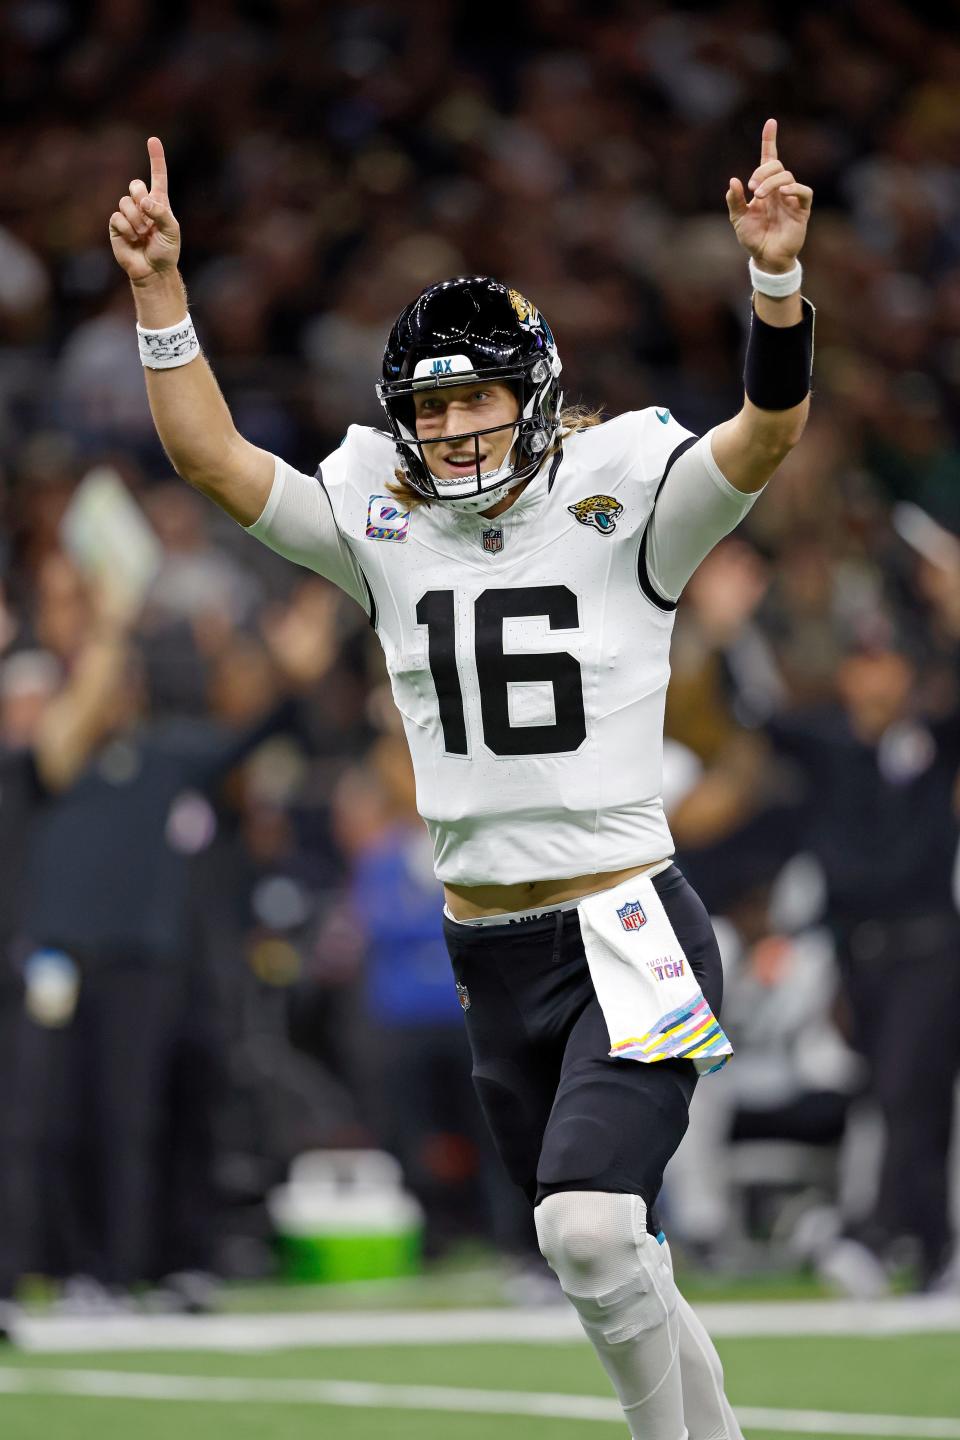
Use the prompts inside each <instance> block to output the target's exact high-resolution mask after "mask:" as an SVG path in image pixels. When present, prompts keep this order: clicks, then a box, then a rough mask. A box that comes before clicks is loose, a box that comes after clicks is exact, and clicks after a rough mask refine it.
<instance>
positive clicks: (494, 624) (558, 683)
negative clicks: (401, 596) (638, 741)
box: [417, 585, 587, 755]
mask: <svg viewBox="0 0 960 1440" xmlns="http://www.w3.org/2000/svg"><path fill="white" fill-rule="evenodd" d="M534 615H546V617H547V620H548V622H549V625H550V629H551V630H573V629H576V627H577V626H578V625H579V623H580V616H579V609H578V605H577V597H576V595H574V593H573V591H572V590H568V589H567V587H566V585H532V586H523V587H521V588H518V589H516V590H484V592H483V594H482V595H478V596H477V599H476V602H475V604H474V637H475V638H474V647H475V658H476V665H477V679H478V681H479V684H480V713H481V716H482V719H483V738H484V741H485V743H486V744H487V746H488V747H489V748H490V749H491V750H492V751H493V753H494V754H495V755H557V754H560V753H562V752H569V751H571V750H577V749H578V748H579V747H580V746H581V745H582V744H583V742H584V740H585V739H586V736H587V722H586V717H585V715H584V710H583V684H582V681H581V676H580V664H579V662H578V661H577V660H576V659H575V658H574V657H573V656H572V655H568V654H567V653H566V652H565V651H564V652H558V651H552V650H551V651H549V652H547V653H544V654H540V655H537V654H528V653H522V654H518V655H508V654H505V653H504V649H503V622H504V620H506V619H511V618H512V619H516V618H519V617H521V616H534ZM417 620H418V622H419V623H420V624H421V625H426V627H427V634H428V655H429V659H430V673H431V675H432V676H433V683H434V685H435V686H436V690H437V700H438V702H439V705H440V724H441V726H442V727H443V743H444V746H445V748H446V751H447V753H448V754H449V755H467V754H469V750H468V747H467V726H466V720H465V717H464V712H463V691H462V689H461V687H460V675H459V672H458V670H457V657H456V633H455V628H454V627H455V610H454V594H453V591H452V590H428V591H427V593H426V595H424V596H423V597H422V598H421V600H420V602H419V604H418V605H417ZM511 682H513V683H518V684H520V683H526V684H535V683H537V682H540V683H541V684H543V683H546V684H549V685H551V686H552V687H553V709H554V716H555V719H554V722H553V724H552V725H511V724H510V708H509V696H510V692H509V689H508V686H509V685H510V684H511Z"/></svg>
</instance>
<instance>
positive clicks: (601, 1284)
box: [534, 1190, 678, 1345]
mask: <svg viewBox="0 0 960 1440" xmlns="http://www.w3.org/2000/svg"><path fill="white" fill-rule="evenodd" d="M534 1218H535V1221H536V1227H537V1238H538V1240H539V1242H540V1249H541V1251H542V1253H543V1255H544V1257H545V1259H546V1261H547V1263H548V1264H549V1266H550V1268H551V1269H552V1270H553V1271H554V1272H555V1273H556V1276H557V1279H558V1280H559V1281H560V1285H561V1287H562V1289H563V1292H564V1294H565V1295H566V1296H567V1298H568V1299H569V1300H570V1301H571V1303H572V1304H573V1305H574V1307H575V1308H576V1311H577V1313H578V1315H579V1316H580V1319H581V1322H582V1324H583V1328H584V1329H585V1330H586V1332H587V1334H588V1335H589V1336H590V1338H591V1340H593V1341H594V1343H595V1344H596V1343H600V1344H605V1345H619V1344H623V1343H624V1342H627V1341H630V1340H635V1339H636V1338H637V1337H638V1336H640V1335H642V1334H643V1333H644V1332H645V1331H650V1330H655V1329H657V1328H659V1327H660V1326H666V1325H667V1324H668V1322H669V1321H670V1319H671V1317H672V1316H673V1315H674V1314H675V1312H676V1309H677V1299H678V1296H677V1287H676V1285H675V1283H674V1279H673V1270H672V1268H671V1266H670V1263H669V1257H668V1256H667V1255H665V1254H664V1249H663V1247H662V1246H661V1245H660V1244H659V1243H658V1242H657V1240H656V1239H655V1238H654V1236H653V1235H650V1234H648V1232H647V1207H646V1205H645V1204H644V1203H643V1201H642V1200H641V1198H640V1196H639V1195H615V1194H609V1193H607V1192H606V1191H598V1190H571V1191H564V1192H562V1193H561V1194H559V1195H548V1196H547V1198H546V1199H545V1200H543V1201H541V1203H540V1204H539V1205H538V1206H537V1208H536V1210H535V1211H534Z"/></svg>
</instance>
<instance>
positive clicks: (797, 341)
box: [712, 119, 813, 494]
mask: <svg viewBox="0 0 960 1440" xmlns="http://www.w3.org/2000/svg"><path fill="white" fill-rule="evenodd" d="M748 188H749V189H750V190H752V191H753V197H752V199H750V200H749V201H748V200H747V197H746V194H745V192H744V188H743V185H742V184H741V182H740V181H739V180H737V179H732V180H731V181H730V188H729V190H728V191H727V209H728V212H729V215H730V221H731V224H732V225H733V228H734V230H735V231H736V235H737V239H738V240H739V241H740V244H741V245H742V246H743V247H744V249H745V250H746V251H748V253H749V255H750V258H751V261H752V264H753V267H754V268H753V276H754V282H755V284H762V285H764V286H765V288H769V289H774V288H776V287H777V281H776V280H775V279H774V277H776V276H786V275H787V274H788V273H789V272H791V271H796V273H797V275H798V276H799V267H798V261H797V256H798V255H799V253H800V250H801V248H802V246H803V242H804V239H805V237H806V231H807V221H808V219H809V217H810V207H811V205H812V203H813V191H812V190H811V189H810V186H809V185H801V184H800V183H799V182H798V181H797V180H795V179H794V177H793V175H792V174H791V173H790V171H789V170H787V169H785V167H784V165H783V162H782V161H781V160H780V159H778V157H777V122H776V120H772V119H771V120H767V122H766V123H765V125H764V127H763V135H762V138H761V142H760V164H759V165H758V166H757V168H756V170H754V172H753V174H752V175H751V177H750V180H749V182H748ZM781 283H782V284H783V285H784V286H785V287H789V285H790V281H784V282H781ZM753 308H754V316H755V320H754V325H753V332H754V333H753V334H752V335H751V339H750V347H751V349H752V352H753V353H752V355H751V353H750V350H748V360H747V384H746V388H747V392H748V393H747V394H746V395H745V396H744V402H743V409H742V410H741V411H740V413H739V414H738V415H735V416H734V418H733V419H732V420H727V421H725V422H724V423H723V424H722V425H718V426H717V427H716V429H715V430H714V431H713V436H712V444H713V457H714V459H715V460H716V462H717V465H718V466H719V467H720V470H721V471H722V473H723V474H724V475H725V476H726V478H727V480H728V481H729V482H730V484H731V485H733V486H734V487H735V488H736V489H737V490H742V491H744V492H745V493H747V494H751V493H753V492H754V491H756V490H759V489H761V488H762V486H764V485H765V484H766V482H767V481H768V480H769V478H770V476H771V475H772V474H773V472H774V470H776V468H777V466H778V465H779V464H780V461H781V460H783V458H784V457H785V456H786V455H787V453H788V452H789V451H790V450H791V449H792V448H793V446H794V445H795V444H796V443H797V441H798V440H799V439H800V436H801V434H802V433H803V428H804V425H805V424H806V421H807V413H808V410H809V408H810V400H809V396H808V395H807V394H806V393H805V384H804V377H803V376H802V375H801V374H800V371H801V369H802V364H803V363H804V361H803V359H802V356H801V345H804V346H805V350H804V352H803V353H804V354H805V355H806V364H807V371H808V373H807V376H806V379H807V380H808V379H809V354H810V349H811V346H812V325H813V313H812V307H811V306H810V305H809V302H805V301H803V300H801V296H800V290H799V288H796V289H794V290H793V292H792V293H790V294H786V295H784V296H783V297H781V298H778V297H776V296H774V295H770V294H764V293H762V291H761V290H759V289H755V290H754V296H753ZM805 312H806V313H805ZM756 321H759V322H760V325H759V326H758V325H757V324H756ZM765 327H770V329H772V330H775V331H779V332H782V333H781V334H779V335H771V334H770V333H769V330H767V329H766V328H765ZM805 332H806V333H805ZM758 346H760V347H761V350H760V353H758V349H757V347H758ZM751 362H752V363H751ZM751 375H752V376H753V385H751ZM797 390H799V391H800V392H801V393H800V395H799V396H798V398H797V400H796V402H795V403H787V404H786V405H785V406H784V408H779V403H777V404H775V403H773V402H779V401H780V400H781V399H783V400H787V401H788V402H793V397H794V395H795V393H796V391H797ZM751 393H752V395H753V398H752V399H751Z"/></svg>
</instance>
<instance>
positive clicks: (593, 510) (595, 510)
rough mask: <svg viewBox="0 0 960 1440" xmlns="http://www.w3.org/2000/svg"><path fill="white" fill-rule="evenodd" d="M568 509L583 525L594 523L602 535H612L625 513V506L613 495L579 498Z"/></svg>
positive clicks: (594, 526) (595, 528)
mask: <svg viewBox="0 0 960 1440" xmlns="http://www.w3.org/2000/svg"><path fill="white" fill-rule="evenodd" d="M567 509H568V510H569V511H570V514H571V515H573V516H574V518H575V519H577V520H579V521H580V524H581V525H592V526H593V528H594V530H599V531H600V534H601V535H612V534H613V532H614V530H616V528H617V521H618V520H619V518H620V516H621V515H622V514H623V506H622V505H621V504H620V502H619V500H614V498H613V496H612V495H588V496H587V498H586V500H578V501H577V503H576V505H568V506H567Z"/></svg>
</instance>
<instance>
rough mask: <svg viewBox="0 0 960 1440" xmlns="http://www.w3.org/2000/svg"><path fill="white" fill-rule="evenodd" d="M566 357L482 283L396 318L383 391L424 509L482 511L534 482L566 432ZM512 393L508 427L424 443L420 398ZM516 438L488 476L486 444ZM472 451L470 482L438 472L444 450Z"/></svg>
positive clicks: (430, 294) (446, 292)
mask: <svg viewBox="0 0 960 1440" xmlns="http://www.w3.org/2000/svg"><path fill="white" fill-rule="evenodd" d="M561 368H562V367H561V364H560V357H559V356H558V355H557V350H556V344H555V342H554V339H553V335H552V333H551V331H550V328H549V326H548V325H547V323H546V321H545V320H544V319H543V317H542V316H541V315H540V314H539V312H538V311H537V310H536V308H535V307H534V306H533V305H532V304H531V303H530V302H529V301H528V300H526V299H524V297H523V296H522V295H520V294H519V292H517V291H515V290H508V289H507V287H506V286H504V285H501V284H500V283H499V282H498V281H495V280H490V279H488V278H486V277H483V276H473V277H464V278H460V279H455V280H449V281H441V282H440V283H439V284H437V285H433V286H430V287H429V288H428V289H427V290H425V291H424V292H423V293H422V294H421V295H420V296H418V298H417V299H416V300H415V301H413V302H412V303H411V304H410V305H408V306H407V307H406V309H405V310H404V311H403V313H402V314H401V315H400V317H399V318H398V320H397V322H396V324H395V325H394V328H393V330H392V332H391V334H390V338H389V339H388V341H387V346H386V349H385V351H384V364H383V379H382V381H381V383H380V384H379V385H378V386H377V395H378V397H379V399H380V403H381V404H382V406H383V408H384V411H385V413H386V416H387V420H388V422H389V425H390V433H391V435H392V436H393V439H394V442H395V444H396V447H397V455H398V459H399V463H400V466H401V468H402V470H403V474H404V476H405V478H406V480H407V482H408V484H409V485H410V487H411V489H413V490H414V491H416V493H417V494H418V495H421V496H423V498H424V499H425V500H439V501H441V502H442V503H443V504H444V505H447V506H450V507H451V508H455V509H459V510H467V511H474V512H476V511H482V510H486V509H488V508H489V507H490V506H491V505H495V504H496V503H497V502H498V501H499V500H501V499H502V498H503V497H504V496H505V495H506V494H508V493H509V491H510V490H512V489H514V488H515V487H516V486H517V485H519V484H520V483H521V482H522V481H524V480H527V479H529V478H530V477H531V476H533V475H534V474H535V473H536V472H537V470H538V469H539V468H540V465H541V464H542V462H543V459H544V457H545V455H546V454H547V453H548V451H549V450H550V448H551V446H552V444H553V442H554V441H555V439H556V436H557V433H558V430H559V416H560V407H561V405H562V401H563V397H562V393H561V390H560V383H559V376H560V371H561ZM495 381H499V382H501V383H505V384H507V385H508V386H509V387H510V389H511V390H512V391H513V392H514V394H515V395H516V397H517V404H518V412H519V413H518V415H517V417H516V419H515V420H512V421H510V422H509V424H500V425H496V426H490V427H487V428H486V429H480V430H470V431H464V432H462V433H460V434H457V435H443V436H437V437H435V438H434V437H433V436H431V437H430V438H428V439H423V438H421V437H420V436H419V435H418V434H417V419H416V410H415V406H414V397H415V396H416V395H418V394H422V393H423V392H424V391H436V390H442V389H444V388H449V387H451V386H462V385H465V384H477V385H489V384H492V383H493V382H495ZM507 429H510V430H512V432H513V434H512V436H511V437H510V444H509V446H508V447H507V450H506V453H505V456H504V459H503V460H502V461H501V463H500V465H499V466H497V467H496V468H495V469H491V470H487V471H484V470H482V469H481V468H480V467H481V463H482V462H481V450H482V449H483V448H484V447H483V444H482V442H483V439H484V437H485V436H487V435H490V434H493V433H494V432H497V433H499V434H502V433H503V431H504V430H507ZM465 441H472V442H473V453H474V457H475V464H474V466H473V467H472V469H467V470H465V471H464V473H463V474H462V475H452V476H450V477H441V476H438V475H436V474H435V473H434V470H433V468H432V466H431V464H430V457H431V455H435V454H436V453H437V452H436V449H435V447H436V446H437V445H438V444H439V445H444V446H450V445H457V444H460V445H462V444H463V443H464V442H465Z"/></svg>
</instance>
